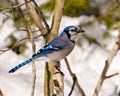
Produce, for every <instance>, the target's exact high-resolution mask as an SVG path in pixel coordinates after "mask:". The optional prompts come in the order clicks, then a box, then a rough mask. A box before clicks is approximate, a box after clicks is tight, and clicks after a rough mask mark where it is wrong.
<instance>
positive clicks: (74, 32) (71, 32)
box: [69, 28, 77, 41]
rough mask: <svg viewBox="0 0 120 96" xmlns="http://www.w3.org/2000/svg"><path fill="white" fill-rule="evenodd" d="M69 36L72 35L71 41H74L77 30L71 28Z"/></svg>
mask: <svg viewBox="0 0 120 96" xmlns="http://www.w3.org/2000/svg"><path fill="white" fill-rule="evenodd" d="M69 34H70V40H72V41H74V40H75V38H76V37H77V32H76V29H75V28H71V29H70V30H69Z"/></svg>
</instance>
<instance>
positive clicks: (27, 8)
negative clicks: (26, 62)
mask: <svg viewBox="0 0 120 96" xmlns="http://www.w3.org/2000/svg"><path fill="white" fill-rule="evenodd" d="M25 3H26V11H27V12H28V10H29V5H28V3H27V0H25ZM26 21H27V30H28V34H29V40H30V42H31V44H32V53H33V54H35V52H36V48H35V47H36V46H35V43H34V40H33V35H32V28H31V24H30V16H29V13H27V17H26ZM32 73H33V79H32V92H31V96H34V93H35V81H36V66H35V62H33V63H32Z"/></svg>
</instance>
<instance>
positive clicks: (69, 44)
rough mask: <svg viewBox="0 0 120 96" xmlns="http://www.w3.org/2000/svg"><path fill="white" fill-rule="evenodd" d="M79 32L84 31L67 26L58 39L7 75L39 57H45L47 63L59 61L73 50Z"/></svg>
mask: <svg viewBox="0 0 120 96" xmlns="http://www.w3.org/2000/svg"><path fill="white" fill-rule="evenodd" d="M81 32H84V30H82V29H80V28H78V27H76V26H67V27H66V28H65V29H64V30H63V32H62V33H61V34H60V35H59V36H58V37H56V38H55V39H54V40H52V41H51V42H49V43H48V44H46V45H45V46H43V47H42V48H41V49H40V50H38V51H37V53H35V54H34V55H32V57H31V58H29V59H28V60H26V61H24V62H23V63H20V64H19V65H17V66H15V67H14V68H12V69H11V70H10V71H9V73H13V72H15V71H16V70H18V69H19V68H21V67H22V66H24V65H26V64H28V63H30V62H32V61H34V60H36V59H38V58H41V57H45V58H46V59H47V60H48V61H52V62H53V63H55V62H58V61H60V60H61V59H63V58H65V57H66V56H67V55H68V54H69V53H70V52H71V51H72V50H73V48H74V45H75V39H76V37H77V35H78V33H81Z"/></svg>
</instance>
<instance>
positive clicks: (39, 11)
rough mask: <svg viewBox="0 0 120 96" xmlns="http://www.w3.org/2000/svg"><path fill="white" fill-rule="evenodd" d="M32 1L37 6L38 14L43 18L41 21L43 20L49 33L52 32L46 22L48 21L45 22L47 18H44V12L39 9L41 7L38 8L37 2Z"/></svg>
mask: <svg viewBox="0 0 120 96" xmlns="http://www.w3.org/2000/svg"><path fill="white" fill-rule="evenodd" d="M32 1H33V3H34V5H35V7H36V11H37V13H38V14H39V16H40V17H41V19H42V21H43V23H44V25H45V27H46V29H47V31H48V33H49V31H50V29H49V25H48V24H47V22H46V20H45V18H44V16H43V13H42V11H41V10H40V9H39V6H38V5H37V3H36V2H35V0H32Z"/></svg>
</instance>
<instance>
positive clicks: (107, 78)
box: [105, 73, 119, 79]
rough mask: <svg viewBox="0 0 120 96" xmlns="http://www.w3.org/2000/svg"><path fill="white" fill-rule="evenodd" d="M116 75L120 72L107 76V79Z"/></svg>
mask: <svg viewBox="0 0 120 96" xmlns="http://www.w3.org/2000/svg"><path fill="white" fill-rule="evenodd" d="M116 75H119V73H114V74H112V75H109V76H106V77H105V79H108V78H111V77H113V76H116Z"/></svg>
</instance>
